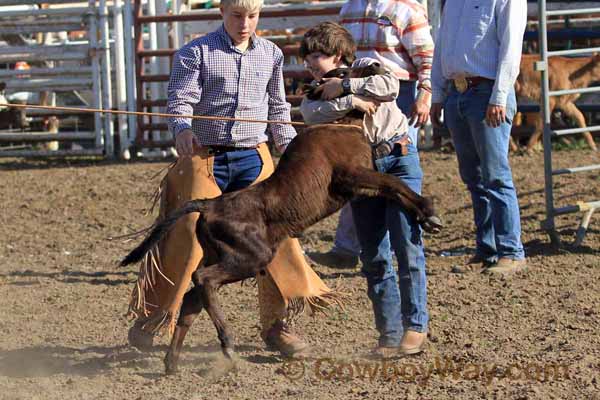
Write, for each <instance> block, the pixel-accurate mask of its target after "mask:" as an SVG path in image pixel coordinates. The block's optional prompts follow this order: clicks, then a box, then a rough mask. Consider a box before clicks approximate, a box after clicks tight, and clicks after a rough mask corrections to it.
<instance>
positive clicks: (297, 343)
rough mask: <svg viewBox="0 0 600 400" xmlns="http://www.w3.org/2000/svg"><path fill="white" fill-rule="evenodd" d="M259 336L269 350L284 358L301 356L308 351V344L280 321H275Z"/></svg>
mask: <svg viewBox="0 0 600 400" xmlns="http://www.w3.org/2000/svg"><path fill="white" fill-rule="evenodd" d="M261 336H262V339H263V340H264V342H265V343H266V345H267V348H268V349H269V350H274V351H279V352H280V353H281V354H282V355H284V356H286V357H299V356H302V355H304V354H306V352H307V350H308V349H309V346H308V344H307V343H306V342H305V341H303V340H302V339H301V338H300V337H299V336H297V335H296V334H294V333H293V332H292V330H291V328H290V327H289V325H287V324H286V323H285V322H283V321H281V320H280V321H276V322H275V323H274V324H273V326H272V327H271V328H270V329H268V330H267V331H263V334H261Z"/></svg>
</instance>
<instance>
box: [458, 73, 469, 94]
mask: <svg viewBox="0 0 600 400" xmlns="http://www.w3.org/2000/svg"><path fill="white" fill-rule="evenodd" d="M454 87H455V88H456V90H458V91H459V92H460V93H464V92H466V91H467V88H468V87H469V83H468V82H467V79H466V78H464V77H463V78H457V79H455V80H454Z"/></svg>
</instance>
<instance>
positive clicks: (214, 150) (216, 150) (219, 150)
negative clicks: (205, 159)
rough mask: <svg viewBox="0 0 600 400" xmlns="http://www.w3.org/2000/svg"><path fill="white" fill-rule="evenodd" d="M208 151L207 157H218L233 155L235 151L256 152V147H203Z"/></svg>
mask: <svg viewBox="0 0 600 400" xmlns="http://www.w3.org/2000/svg"><path fill="white" fill-rule="evenodd" d="M205 147H206V148H207V149H208V154H209V155H214V156H218V155H221V154H225V153H233V152H236V151H246V150H256V148H257V147H258V146H252V147H235V146H221V145H211V146H205Z"/></svg>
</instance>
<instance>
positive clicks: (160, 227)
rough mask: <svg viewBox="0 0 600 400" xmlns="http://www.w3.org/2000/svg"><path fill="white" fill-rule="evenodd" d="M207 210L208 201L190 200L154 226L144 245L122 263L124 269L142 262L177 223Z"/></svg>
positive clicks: (140, 245)
mask: <svg viewBox="0 0 600 400" xmlns="http://www.w3.org/2000/svg"><path fill="white" fill-rule="evenodd" d="M205 209H206V200H190V201H188V202H187V203H185V204H184V205H183V206H182V207H181V208H179V209H177V210H175V211H173V212H172V213H170V214H169V215H167V217H166V218H165V219H163V220H162V221H160V222H159V223H158V224H156V225H155V226H154V228H153V229H152V231H151V232H150V234H149V235H148V236H146V238H145V239H144V241H143V242H142V243H140V244H139V245H138V246H137V247H136V248H135V249H133V250H131V252H130V253H129V254H127V256H125V258H124V259H123V260H122V261H121V264H120V265H121V266H122V267H124V266H126V265H129V264H133V263H136V262H138V261H141V260H142V258H144V256H145V255H146V253H148V252H149V251H150V250H151V249H152V248H153V247H154V246H155V245H156V244H157V243H158V242H159V241H160V239H161V238H162V237H163V236H164V235H165V233H167V232H168V231H169V230H170V229H171V228H172V227H173V225H175V222H177V220H178V219H179V218H181V217H183V216H184V215H186V214H189V213H193V212H203V211H204V210H205Z"/></svg>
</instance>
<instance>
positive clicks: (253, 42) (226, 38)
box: [217, 24, 257, 51]
mask: <svg viewBox="0 0 600 400" xmlns="http://www.w3.org/2000/svg"><path fill="white" fill-rule="evenodd" d="M217 33H218V34H219V36H221V38H222V39H223V40H224V41H225V43H226V44H227V45H228V46H229V47H230V48H231V49H232V50H236V51H240V50H239V49H238V48H237V47H235V45H234V44H233V40H231V37H230V36H229V34H228V33H227V31H226V30H225V24H221V26H220V27H219V29H217ZM256 39H257V36H256V33H253V34H252V36H251V37H250V43H249V45H248V50H251V49H254V48H256V42H257V40H256Z"/></svg>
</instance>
